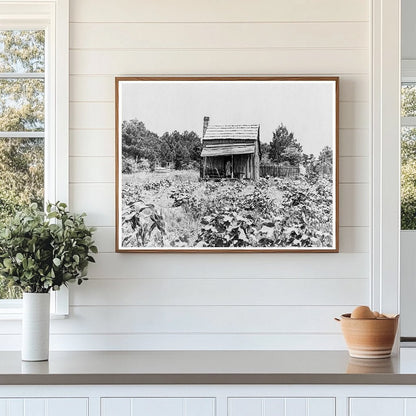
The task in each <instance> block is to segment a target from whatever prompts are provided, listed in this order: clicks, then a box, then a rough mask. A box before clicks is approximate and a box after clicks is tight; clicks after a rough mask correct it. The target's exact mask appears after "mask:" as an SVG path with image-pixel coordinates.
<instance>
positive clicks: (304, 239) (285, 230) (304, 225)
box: [274, 177, 332, 247]
mask: <svg viewBox="0 0 416 416" xmlns="http://www.w3.org/2000/svg"><path fill="white" fill-rule="evenodd" d="M274 236H275V238H276V240H275V244H276V245H277V246H293V247H328V246H331V245H332V182H331V181H329V180H328V179H326V178H324V177H322V178H321V179H319V180H318V181H317V182H316V183H315V184H310V183H308V182H307V181H305V180H299V181H292V182H288V183H287V190H286V191H285V192H284V194H283V199H282V204H281V207H280V215H279V218H278V220H277V221H276V230H275V231H274Z"/></svg>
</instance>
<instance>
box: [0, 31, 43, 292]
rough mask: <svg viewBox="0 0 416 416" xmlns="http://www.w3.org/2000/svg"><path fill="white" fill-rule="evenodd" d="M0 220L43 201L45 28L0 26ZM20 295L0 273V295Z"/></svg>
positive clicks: (41, 204)
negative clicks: (20, 28) (6, 282)
mask: <svg viewBox="0 0 416 416" xmlns="http://www.w3.org/2000/svg"><path fill="white" fill-rule="evenodd" d="M0 91H1V95H0V221H3V220H4V219H5V218H7V217H9V216H11V215H13V213H14V211H15V210H19V209H20V208H22V207H23V206H25V205H28V204H30V203H32V202H35V203H37V204H38V206H40V207H41V206H43V203H44V159H45V157H44V148H45V30H0ZM7 298H8V299H16V298H17V299H18V298H21V292H20V290H19V289H17V288H15V287H7V286H6V285H5V284H4V282H3V281H2V280H1V278H0V299H7Z"/></svg>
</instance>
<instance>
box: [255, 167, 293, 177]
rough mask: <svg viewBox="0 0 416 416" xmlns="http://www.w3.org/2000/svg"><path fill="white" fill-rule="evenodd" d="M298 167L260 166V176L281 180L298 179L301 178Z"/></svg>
mask: <svg viewBox="0 0 416 416" xmlns="http://www.w3.org/2000/svg"><path fill="white" fill-rule="evenodd" d="M299 171H300V169H299V167H298V166H277V165H260V176H261V177H262V178H264V177H266V176H273V177H279V178H292V177H294V178H296V177H298V176H299Z"/></svg>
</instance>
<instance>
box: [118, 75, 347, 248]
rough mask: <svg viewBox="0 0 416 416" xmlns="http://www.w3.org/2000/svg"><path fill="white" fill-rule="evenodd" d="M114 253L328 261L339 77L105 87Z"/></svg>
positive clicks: (332, 242) (148, 81)
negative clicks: (111, 114)
mask: <svg viewBox="0 0 416 416" xmlns="http://www.w3.org/2000/svg"><path fill="white" fill-rule="evenodd" d="M115 104H116V105H115V107H116V108H115V112H116V114H115V132H116V149H115V154H116V163H115V165H116V198H115V199H116V251H117V252H120V253H125V252H159V253H161V252H163V253H173V252H198V253H216V252H217V253H218V252H226V253H228V252H240V253H241V252H244V253H259V252H286V253H287V252H291V253H305V252H308V253H317V252H320V253H322V252H326V253H336V252H338V251H339V231H338V228H339V225H338V222H339V221H338V220H339V197H338V196H339V162H338V159H339V155H338V151H339V150H338V141H339V138H338V130H339V78H338V77H270V76H267V77H116V78H115Z"/></svg>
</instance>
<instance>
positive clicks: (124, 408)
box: [101, 397, 215, 416]
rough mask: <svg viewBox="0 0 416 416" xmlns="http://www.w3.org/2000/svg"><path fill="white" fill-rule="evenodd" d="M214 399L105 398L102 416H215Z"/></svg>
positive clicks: (102, 404) (102, 401) (102, 402)
mask: <svg viewBox="0 0 416 416" xmlns="http://www.w3.org/2000/svg"><path fill="white" fill-rule="evenodd" d="M213 415H215V399H214V398H182V397H173V398H171V397H157V398H148V397H146V398H141V397H140V398H139V397H136V398H103V399H101V416H213Z"/></svg>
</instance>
